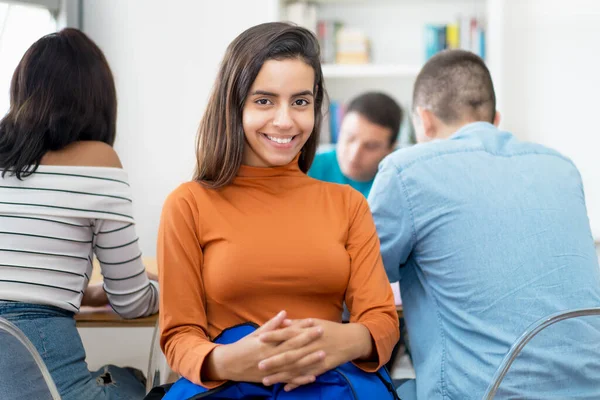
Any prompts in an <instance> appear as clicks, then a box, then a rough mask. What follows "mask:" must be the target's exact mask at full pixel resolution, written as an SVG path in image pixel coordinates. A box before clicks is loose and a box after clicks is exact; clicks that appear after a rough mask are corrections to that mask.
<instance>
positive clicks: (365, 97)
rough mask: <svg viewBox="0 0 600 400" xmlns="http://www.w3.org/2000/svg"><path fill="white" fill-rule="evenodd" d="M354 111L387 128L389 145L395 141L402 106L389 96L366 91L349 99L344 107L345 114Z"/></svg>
mask: <svg viewBox="0 0 600 400" xmlns="http://www.w3.org/2000/svg"><path fill="white" fill-rule="evenodd" d="M350 112H356V113H358V114H360V115H362V116H363V117H364V118H366V119H367V120H369V122H371V123H373V124H377V125H380V126H383V127H384V128H388V129H389V130H390V131H391V132H392V133H391V135H390V142H389V143H390V146H392V145H393V144H394V143H395V142H396V138H397V137H398V132H399V131H400V123H401V122H402V117H403V112H402V107H400V105H399V104H398V103H397V102H396V101H395V100H394V99H392V98H391V97H390V96H388V95H387V94H385V93H381V92H367V93H363V94H361V95H360V96H358V97H355V98H354V99H352V101H350V104H348V106H347V107H346V114H348V113H350Z"/></svg>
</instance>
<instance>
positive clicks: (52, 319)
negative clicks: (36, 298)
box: [0, 301, 145, 400]
mask: <svg viewBox="0 0 600 400" xmlns="http://www.w3.org/2000/svg"><path fill="white" fill-rule="evenodd" d="M0 317H2V318H5V319H7V320H8V321H10V322H12V323H13V324H15V325H16V326H17V327H18V328H19V329H21V331H23V333H24V334H25V336H27V337H28V338H29V340H30V341H31V342H32V343H33V345H34V346H35V348H36V349H37V350H38V353H39V354H40V356H41V357H42V359H43V360H44V363H45V364H46V367H47V368H48V370H49V371H50V375H52V378H53V380H54V383H55V384H56V387H57V388H58V391H59V392H60V394H61V396H62V398H63V400H136V399H143V398H144V396H145V387H144V384H143V383H142V382H141V380H140V379H138V377H136V375H134V373H133V371H132V370H131V369H127V368H118V367H115V366H112V365H108V366H105V367H103V368H101V369H100V370H98V371H96V372H90V371H89V370H88V368H87V363H86V362H85V350H84V348H83V344H82V342H81V338H80V336H79V332H77V328H76V327H75V320H74V319H73V313H71V312H69V311H66V310H62V309H59V308H56V307H51V306H43V305H37V304H27V303H19V302H7V301H0ZM13 343H15V344H14V345H16V342H13ZM10 346H11V345H10V344H9V345H8V347H9V348H5V347H3V348H2V351H1V353H2V356H0V374H2V375H5V376H6V375H10V376H11V377H12V378H11V381H7V380H6V379H0V393H2V398H8V399H12V398H15V399H16V398H22V395H23V394H24V392H25V388H27V387H30V386H31V384H30V382H28V377H30V376H31V375H30V374H29V373H26V372H24V371H22V372H21V373H19V372H18V371H15V368H19V361H20V360H18V359H17V360H15V359H14V358H18V357H17V355H18V354H22V352H20V351H19V349H17V348H13V349H12V350H11V348H10ZM11 355H12V356H13V357H11ZM8 372H10V373H8ZM40 379H41V378H40ZM4 396H6V397H4Z"/></svg>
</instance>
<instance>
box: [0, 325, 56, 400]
mask: <svg viewBox="0 0 600 400" xmlns="http://www.w3.org/2000/svg"><path fill="white" fill-rule="evenodd" d="M0 349H1V351H0V354H1V356H0V393H2V394H1V397H2V399H3V400H16V399H36V400H38V399H39V400H60V394H59V393H58V389H57V388H56V385H55V384H54V381H53V380H52V377H51V376H50V372H49V371H48V368H46V365H45V364H44V361H43V360H42V358H41V357H40V355H39V354H38V352H37V350H36V348H35V347H34V346H33V344H32V343H31V341H30V340H29V339H28V338H27V336H25V335H24V334H23V332H22V331H21V330H20V329H19V328H18V327H17V326H16V325H14V324H13V323H11V322H10V321H7V320H6V319H4V318H0Z"/></svg>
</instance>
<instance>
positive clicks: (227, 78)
mask: <svg viewBox="0 0 600 400" xmlns="http://www.w3.org/2000/svg"><path fill="white" fill-rule="evenodd" d="M290 58H299V59H301V60H303V61H304V62H306V64H308V65H310V66H311V67H312V68H313V70H314V72H315V81H314V82H315V87H314V93H315V97H314V98H315V103H314V104H315V125H314V128H313V131H312V133H311V135H310V137H309V139H308V140H307V141H306V143H305V144H304V146H303V148H302V150H301V155H300V159H299V161H298V164H299V167H300V169H301V170H302V171H303V172H307V171H308V169H309V168H310V166H311V164H312V162H313V159H314V157H315V153H316V151H317V146H318V144H319V131H320V128H321V121H322V119H323V112H322V105H323V100H324V97H325V96H326V93H325V88H324V87H323V73H322V71H321V63H320V61H319V43H318V41H317V38H316V37H315V35H314V34H313V33H312V32H310V31H309V30H307V29H305V28H301V27H299V26H295V25H292V24H289V23H284V22H269V23H265V24H261V25H257V26H254V27H252V28H250V29H247V30H246V31H244V32H243V33H241V34H240V35H239V36H238V37H237V38H235V39H234V41H233V42H231V44H230V45H229V46H228V47H227V51H226V53H225V56H224V58H223V61H222V63H221V67H220V69H219V73H218V75H217V80H216V82H215V85H214V87H213V89H212V93H211V96H210V99H209V101H208V106H207V108H206V111H205V113H204V116H203V117H202V121H201V122H200V127H199V128H198V136H197V140H196V146H197V151H196V163H197V164H196V172H195V176H194V180H196V181H198V182H199V183H201V184H202V185H203V186H205V187H208V188H212V189H217V188H220V187H223V186H226V185H228V184H229V183H231V181H232V180H233V179H234V178H235V176H236V175H237V173H238V170H239V168H240V166H241V165H242V156H243V154H244V145H245V144H244V143H245V137H244V129H243V126H242V111H243V108H244V104H245V102H246V97H247V96H248V92H249V91H250V87H251V86H252V83H253V82H254V80H255V79H256V76H257V75H258V73H259V71H260V69H261V68H262V66H263V64H264V63H265V61H267V60H285V59H290Z"/></svg>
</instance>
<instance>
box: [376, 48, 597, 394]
mask: <svg viewBox="0 0 600 400" xmlns="http://www.w3.org/2000/svg"><path fill="white" fill-rule="evenodd" d="M524 112H526V110H524ZM498 122H499V115H498V113H497V112H496V98H495V94H494V88H493V84H492V80H491V77H490V74H489V71H488V69H487V68H486V66H485V64H484V63H483V61H482V60H481V59H480V58H479V57H477V56H476V55H474V54H472V53H469V52H466V51H462V50H449V51H445V52H442V53H439V54H438V55H436V56H434V57H432V58H431V59H430V60H429V61H428V62H427V64H426V65H425V66H424V67H423V69H422V70H421V72H420V73H419V75H418V77H417V79H416V82H415V86H414V92H413V123H414V125H415V130H416V132H417V139H418V141H419V142H420V143H421V144H418V145H417V146H413V147H411V148H407V149H402V150H399V151H397V152H395V153H393V154H392V155H390V156H389V157H387V158H386V159H385V160H384V161H383V162H382V164H381V166H380V170H379V173H378V174H377V177H376V179H375V183H374V185H373V188H372V190H371V194H370V197H369V203H370V206H371V209H372V212H373V216H374V219H375V223H376V225H377V232H378V234H379V237H380V240H381V251H382V257H383V261H384V264H385V268H386V271H387V273H388V276H389V278H390V281H392V282H395V281H398V280H399V281H400V289H401V294H402V302H403V305H404V317H405V320H406V325H407V329H408V335H409V339H410V344H411V352H412V358H413V364H414V367H415V372H416V395H417V398H419V399H427V400H429V399H461V400H463V399H481V397H482V395H483V394H484V392H485V390H486V388H487V387H488V385H489V383H490V382H491V379H492V376H493V374H494V372H495V371H496V369H497V367H498V365H499V364H500V362H501V360H502V358H503V356H504V355H505V353H506V352H507V351H508V350H509V348H510V346H511V345H512V343H514V342H515V341H516V339H517V338H518V337H519V336H520V334H521V333H522V332H523V331H524V330H525V329H526V328H527V327H528V326H529V325H530V324H532V323H533V322H535V321H536V320H538V319H539V318H542V317H546V316H548V315H550V314H553V313H556V312H558V311H563V310H567V309H575V308H585V307H598V306H600V268H599V266H598V260H597V257H596V253H595V250H594V243H593V239H592V234H591V231H590V227H589V221H588V216H587V211H586V205H585V201H584V193H583V187H582V182H581V178H580V175H579V172H578V171H577V168H576V167H575V165H574V164H573V163H572V162H571V161H570V160H569V159H567V158H566V157H564V156H562V155H561V154H559V153H558V152H556V151H554V150H551V149H548V148H546V147H543V146H541V145H538V144H533V143H528V142H523V141H520V140H518V139H517V138H516V137H514V136H513V135H512V134H510V133H509V132H505V131H501V130H499V129H498V128H497V125H498ZM425 142H427V143H425ZM548 396H551V397H552V398H560V399H566V398H569V399H570V398H578V399H600V320H599V318H597V317H587V318H579V319H575V320H569V321H563V322H560V323H559V324H557V325H553V326H552V327H550V328H548V329H547V330H546V331H544V332H543V333H542V334H540V336H538V337H536V338H535V339H534V340H533V341H531V342H530V343H529V344H528V345H527V346H526V347H525V349H524V350H523V353H521V355H520V356H519V358H518V359H517V362H516V363H515V364H513V366H512V367H511V370H510V371H509V373H508V375H507V376H506V378H505V380H504V381H503V383H502V385H501V386H500V390H499V392H498V397H497V398H503V399H504V398H522V399H534V398H540V397H541V398H548Z"/></svg>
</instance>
